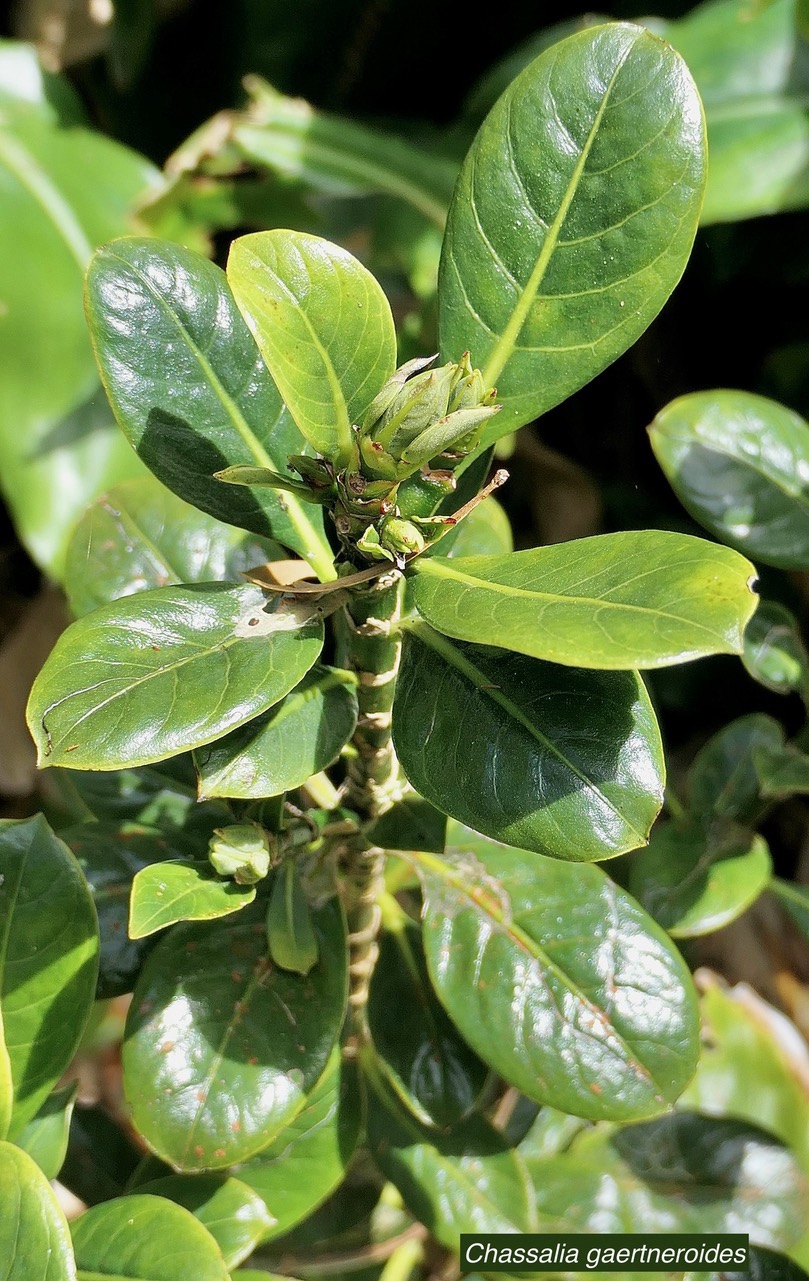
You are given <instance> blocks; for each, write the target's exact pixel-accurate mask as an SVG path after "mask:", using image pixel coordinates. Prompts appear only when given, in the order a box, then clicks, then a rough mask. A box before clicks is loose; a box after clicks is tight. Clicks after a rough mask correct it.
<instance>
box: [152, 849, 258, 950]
mask: <svg viewBox="0 0 809 1281" xmlns="http://www.w3.org/2000/svg"><path fill="white" fill-rule="evenodd" d="M255 897H256V887H255V885H237V884H236V882H235V881H223V880H222V879H221V877H219V876H217V875H216V873H215V872H214V871H213V869H212V868H211V867H208V866H206V865H205V864H204V863H188V862H174V861H170V862H166V863H158V864H156V865H152V866H151V867H144V868H141V870H140V871H139V872H137V873H136V875H135V878H134V880H133V881H132V897H131V899H130V903H129V937H130V938H131V939H142V938H146V936H147V935H148V934H154V933H155V932H156V931H157V930H162V929H165V928H166V926H167V925H175V924H176V923H177V921H214V920H216V919H217V918H218V917H220V916H230V914H231V913H232V912H238V911H239V909H240V908H242V907H247V905H248V904H249V903H252V902H253V899H254V898H255Z"/></svg>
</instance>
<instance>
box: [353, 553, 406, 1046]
mask: <svg viewBox="0 0 809 1281" xmlns="http://www.w3.org/2000/svg"><path fill="white" fill-rule="evenodd" d="M402 587H403V583H402V576H401V574H400V573H399V572H398V571H397V570H392V571H391V572H390V573H389V574H385V575H383V576H382V577H381V578H379V579H377V581H376V582H375V583H374V584H373V586H371V587H367V588H366V587H363V588H361V589H356V590H353V591H352V592H351V596H350V599H349V602H348V604H347V606H346V609H345V612H344V616H343V629H342V633H343V635H342V640H343V645H342V650H343V652H342V653H341V662H342V665H343V666H345V667H348V668H349V669H350V670H352V671H354V672H356V673H357V699H358V702H359V719H358V722H357V729H356V732H355V734H354V739H353V744H354V747H355V749H356V756H354V757H353V758H352V759H351V760H350V761H349V763H348V777H347V780H346V799H347V801H348V803H349V805H350V806H351V807H352V808H353V809H355V810H357V811H358V813H359V815H360V817H361V818H362V819H363V820H368V819H374V818H377V817H378V816H379V815H380V814H383V813H384V812H385V810H387V809H389V808H390V806H391V805H392V804H393V803H394V801H395V800H396V799H397V798H398V796H399V795H400V793H401V790H402V787H401V779H400V772H399V762H398V761H397V759H396V753H395V751H394V749H393V740H392V738H391V712H392V708H393V696H394V693H395V690H396V677H397V675H398V672H399V659H400V656H401V646H402V642H401V637H400V635H399V631H398V623H399V618H400V616H401V594H402ZM342 865H343V870H344V874H345V881H344V885H345V893H346V910H347V913H348V942H349V973H350V981H351V991H350V996H349V1001H350V1005H351V1021H352V1032H353V1034H354V1043H355V1045H356V1042H357V1041H360V1042H361V1041H363V1040H364V1039H365V1037H366V1033H367V1028H366V1020H365V1008H366V1005H367V1002H368V987H369V984H370V981H371V974H372V972H373V968H374V965H375V963H376V958H377V954H378V950H379V949H378V947H377V942H376V939H377V935H378V933H379V926H380V920H381V913H380V908H379V897H380V894H381V892H382V889H383V885H384V882H383V874H384V865H385V853H384V850H381V849H379V848H378V847H377V846H373V845H372V846H369V845H368V843H367V841H365V840H363V839H362V838H361V837H360V838H359V839H354V840H353V841H351V840H349V841H348V842H347V843H346V846H345V850H344V853H343V858H342Z"/></svg>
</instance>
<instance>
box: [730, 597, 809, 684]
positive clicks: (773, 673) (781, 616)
mask: <svg viewBox="0 0 809 1281" xmlns="http://www.w3.org/2000/svg"><path fill="white" fill-rule="evenodd" d="M742 662H743V663H744V665H745V667H746V668H747V671H748V672H749V673H750V675H751V676H752V677H753V680H756V681H758V682H759V684H760V685H764V686H765V687H766V688H767V689H770V690H772V691H773V693H775V694H789V693H791V692H792V691H793V690H800V691H801V693H802V695H803V697H804V698H806V697H807V695H808V694H809V655H808V654H807V653H806V649H805V647H804V644H803V640H802V639H801V634H800V628H799V627H798V622H797V619H796V618H795V615H794V614H792V613H790V611H789V610H788V609H785V608H784V606H783V605H779V604H778V603H777V602H776V601H771V600H762V601H760V602H759V607H758V609H757V610H756V612H755V614H754V615H753V617H752V618H751V619H750V622H749V623H748V624H747V629H746V631H745V633H744V653H743V654H742Z"/></svg>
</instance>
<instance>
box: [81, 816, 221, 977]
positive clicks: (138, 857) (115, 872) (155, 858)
mask: <svg viewBox="0 0 809 1281" xmlns="http://www.w3.org/2000/svg"><path fill="white" fill-rule="evenodd" d="M210 826H211V827H212V826H213V823H212V822H211V823H210ZM61 837H62V840H63V841H64V842H65V844H66V845H68V846H69V847H70V849H71V850H72V851H73V853H74V854H75V855H76V860H77V862H78V864H79V867H80V868H81V870H82V872H83V873H84V876H85V879H86V881H87V884H88V886H89V888H90V893H91V894H92V896H93V902H94V903H95V906H96V911H97V913H98V927H99V935H100V939H101V955H100V958H99V972H98V987H97V989H96V996H97V998H99V999H108V998H109V997H113V996H120V995H121V994H122V993H124V992H131V991H132V988H133V986H134V983H135V979H136V978H137V976H138V974H139V972H140V967H141V965H142V964H143V961H144V959H145V957H146V955H147V953H148V951H149V949H150V948H151V946H152V941H151V940H150V941H149V942H148V943H144V942H143V941H141V940H139V939H138V940H135V939H131V938H130V937H129V934H128V932H127V922H128V917H129V898H130V894H131V891H132V881H133V878H134V877H135V875H136V874H137V873H138V872H140V871H141V869H142V868H145V867H147V866H148V865H149V864H151V863H163V862H164V860H166V859H170V858H176V857H177V856H178V855H187V854H188V853H189V852H190V851H189V850H187V849H184V848H183V846H182V844H180V842H179V840H178V843H177V844H175V843H174V840H177V837H176V836H175V837H174V839H172V836H170V835H168V834H167V833H164V832H162V831H160V829H158V828H147V827H143V826H139V825H138V824H135V823H110V822H96V823H82V824H80V825H79V826H78V827H70V828H67V829H66V830H65V831H63V832H62V833H61ZM198 839H199V838H198ZM206 845H207V840H206V839H203V841H202V848H201V850H198V852H199V853H202V854H204V852H205V849H206Z"/></svg>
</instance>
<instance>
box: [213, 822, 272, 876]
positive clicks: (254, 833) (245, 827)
mask: <svg viewBox="0 0 809 1281" xmlns="http://www.w3.org/2000/svg"><path fill="white" fill-rule="evenodd" d="M270 856H271V846H270V836H269V833H268V832H266V831H265V830H264V828H263V827H259V825H258V823H234V824H232V825H231V826H230V827H217V828H216V829H215V831H214V834H213V836H212V837H211V840H210V843H209V845H208V859H209V860H210V862H211V865H212V866H213V868H214V870H215V871H217V872H218V873H219V875H220V876H232V877H233V879H234V881H236V883H237V885H255V883H256V881H260V880H262V879H263V878H264V877H265V876H266V875H267V873H268V872H269V870H270Z"/></svg>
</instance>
